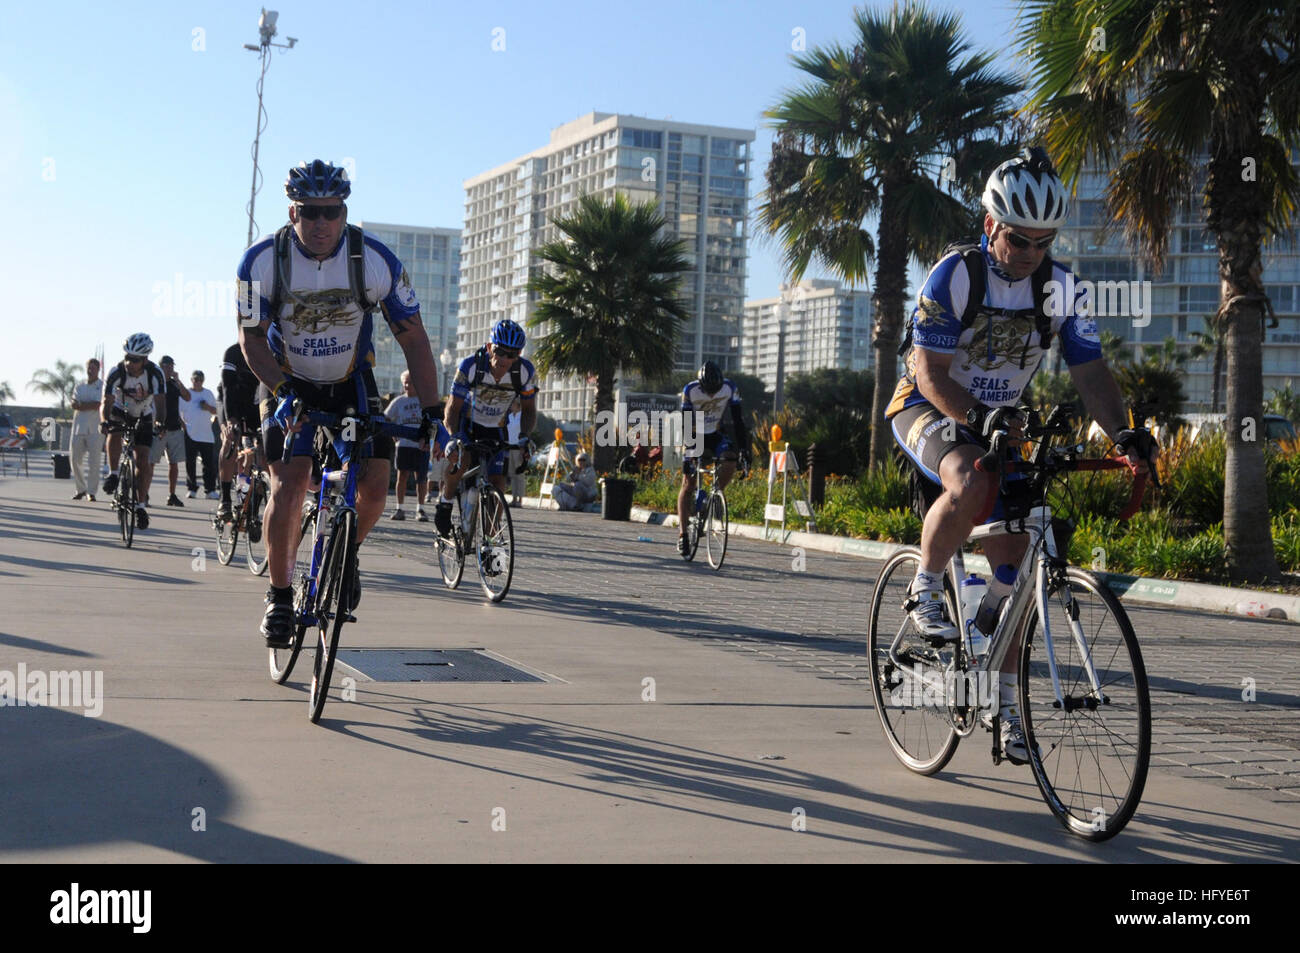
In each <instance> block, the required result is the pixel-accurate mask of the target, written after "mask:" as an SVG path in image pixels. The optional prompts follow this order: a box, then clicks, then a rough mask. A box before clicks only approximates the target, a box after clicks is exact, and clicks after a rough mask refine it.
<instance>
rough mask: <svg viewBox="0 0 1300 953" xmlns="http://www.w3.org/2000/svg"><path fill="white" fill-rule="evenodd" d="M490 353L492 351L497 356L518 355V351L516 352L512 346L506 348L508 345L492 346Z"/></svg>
mask: <svg viewBox="0 0 1300 953" xmlns="http://www.w3.org/2000/svg"><path fill="white" fill-rule="evenodd" d="M492 353H493V354H496V355H497V356H498V357H511V358H514V357H518V356H519V352H518V351H516V350H514V349H513V348H508V347H494V348H493V349H492Z"/></svg>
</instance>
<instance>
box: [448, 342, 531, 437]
mask: <svg viewBox="0 0 1300 953" xmlns="http://www.w3.org/2000/svg"><path fill="white" fill-rule="evenodd" d="M485 358H486V352H485V351H481V350H480V351H478V352H477V353H474V354H471V355H470V356H469V357H467V358H465V360H463V361H461V362H460V366H459V367H457V368H456V380H455V382H454V383H453V384H452V385H451V396H453V397H459V398H460V399H461V400H463V401H465V406H466V408H467V412H468V414H469V417H468V421H469V423H472V424H478V425H479V426H482V427H504V426H505V425H506V414H507V413H509V411H510V406H511V405H512V404H513V403H514V402H515V397H519V398H520V399H521V400H532V399H533V398H534V397H536V396H537V372H536V371H535V370H534V369H533V365H532V362H531V361H528V360H526V359H525V358H522V357H520V358H516V361H515V363H516V364H518V365H519V375H518V377H519V388H518V390H516V389H515V383H514V378H515V374H514V369H513V368H510V369H507V370H506V372H505V374H503V375H502V376H501V379H500V380H497V378H495V377H494V376H493V374H492V368H491V364H490V360H486V359H485ZM462 419H463V418H462Z"/></svg>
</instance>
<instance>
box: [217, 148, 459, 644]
mask: <svg viewBox="0 0 1300 953" xmlns="http://www.w3.org/2000/svg"><path fill="white" fill-rule="evenodd" d="M284 191H285V194H286V195H288V197H289V199H290V200H291V202H292V204H291V205H290V206H289V224H288V225H286V226H284V227H283V228H281V229H280V230H279V231H278V232H277V233H276V234H275V235H274V236H269V237H267V238H264V239H262V240H261V241H259V242H258V243H256V244H255V245H253V246H252V247H251V248H249V249H248V250H247V251H246V252H245V253H244V257H243V260H242V261H240V263H239V271H238V276H239V280H240V282H241V285H240V287H241V289H243V293H242V294H241V295H240V304H239V310H240V322H239V323H240V327H239V343H240V347H241V348H242V349H243V353H244V357H245V358H246V359H247V361H248V366H249V368H250V369H251V370H252V371H253V373H254V374H255V375H256V376H257V378H258V379H259V380H260V381H261V382H262V388H261V391H260V393H261V395H262V398H263V400H264V404H263V406H264V407H265V408H266V410H267V411H268V413H267V415H266V416H265V417H264V418H263V420H262V432H263V438H264V444H265V448H266V455H267V459H268V466H267V470H268V471H269V473H270V477H271V497H270V500H269V501H268V503H267V507H266V515H265V519H264V522H263V534H264V536H265V539H266V548H267V556H268V559H269V561H270V574H271V588H270V589H269V590H268V591H267V594H266V613H265V615H264V616H263V618H262V626H261V632H262V634H263V635H264V636H265V637H266V643H267V645H268V646H270V647H272V648H283V647H286V646H288V645H289V640H290V636H291V634H292V631H293V591H292V588H291V586H292V581H293V580H292V574H293V566H294V560H295V555H296V552H297V546H298V536H299V530H300V526H301V508H302V501H303V495H304V493H305V492H306V489H307V482H308V478H309V477H310V475H311V468H312V467H311V463H312V459H313V442H314V438H315V432H316V427H315V426H313V425H306V426H303V425H302V424H301V423H299V421H298V420H297V419H295V417H294V405H295V402H300V406H301V409H305V410H316V411H320V412H324V413H334V414H342V413H347V412H352V413H356V414H372V415H373V414H379V413H381V412H382V410H383V408H382V406H381V404H380V396H379V391H378V388H377V387H376V386H375V378H374V374H373V373H372V371H371V366H372V365H373V364H374V360H375V352H374V341H373V333H374V327H373V315H372V311H373V309H374V308H375V307H378V308H379V309H380V310H381V311H382V312H383V315H384V318H385V320H386V321H387V322H388V327H389V329H390V330H391V331H392V333H393V336H394V337H395V338H396V339H397V343H398V344H399V345H400V346H401V348H402V353H403V354H404V355H405V356H406V362H407V366H408V368H409V369H410V371H411V377H412V379H413V380H414V381H415V388H416V391H417V392H418V394H419V395H420V397H421V399H422V400H421V403H422V404H423V406H424V408H425V410H424V414H423V417H424V425H423V426H424V427H426V428H428V427H432V426H434V425H435V423H436V421H437V417H438V414H437V407H436V404H437V401H438V373H437V369H436V365H435V362H434V358H433V352H432V350H431V349H430V347H429V338H428V336H427V335H426V334H425V330H424V325H423V323H422V322H421V320H420V305H419V302H418V301H417V300H416V298H415V292H414V290H413V289H412V287H411V282H410V279H409V277H408V276H407V273H406V270H405V269H404V268H403V267H402V264H401V262H400V261H398V259H397V256H395V255H394V254H393V253H392V252H391V251H390V250H389V249H388V248H387V247H386V246H385V245H384V244H383V243H382V242H380V241H379V240H378V239H376V238H374V236H372V235H368V234H363V233H362V231H361V229H359V228H356V227H355V226H349V225H348V224H347V206H346V205H345V204H344V199H346V198H347V197H348V196H349V195H350V194H351V191H352V185H351V182H349V180H348V176H347V173H346V172H345V171H344V170H343V169H342V168H338V167H336V166H333V165H331V164H329V163H327V162H324V161H322V160H320V159H316V160H315V161H313V162H310V163H307V162H304V163H302V164H301V165H299V166H298V167H297V168H295V169H291V170H290V171H289V177H288V179H287V180H286V181H285V184H284ZM268 292H269V297H268ZM286 440H289V441H290V446H291V450H290V459H289V460H287V461H286V460H284V459H283V452H284V445H285V441H286ZM370 443H371V444H373V446H367V447H365V448H363V450H362V452H361V454H360V456H361V457H362V458H363V460H360V461H353V462H354V464H357V465H359V466H361V467H362V470H361V471H360V472H359V474H358V483H357V543H358V545H359V544H360V542H361V541H362V540H364V539H365V537H366V534H367V533H369V532H370V530H371V528H372V527H373V526H374V525H375V523H376V522H377V521H378V520H379V517H380V515H381V514H382V513H383V510H384V503H385V500H386V498H387V496H388V475H389V472H388V470H389V462H388V461H389V459H390V458H391V457H392V452H393V451H392V440H391V438H387V437H375V438H374V439H373V440H372V441H370ZM359 598H360V592H359V591H357V592H355V593H354V594H353V598H352V605H354V606H355V605H356V603H357V601H358V600H359Z"/></svg>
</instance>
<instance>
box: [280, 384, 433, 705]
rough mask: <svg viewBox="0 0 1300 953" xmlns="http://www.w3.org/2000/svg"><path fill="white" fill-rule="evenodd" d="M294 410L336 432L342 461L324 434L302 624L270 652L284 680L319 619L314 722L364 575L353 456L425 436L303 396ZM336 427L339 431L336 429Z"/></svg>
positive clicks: (301, 574)
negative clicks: (305, 405)
mask: <svg viewBox="0 0 1300 953" xmlns="http://www.w3.org/2000/svg"><path fill="white" fill-rule="evenodd" d="M294 418H295V419H296V420H301V421H305V422H307V423H311V424H315V425H316V426H318V427H320V428H321V429H322V430H323V431H326V432H327V434H328V435H329V436H330V437H331V438H333V440H332V442H333V444H334V448H335V450H336V451H337V452H338V458H339V461H340V466H339V468H337V469H329V468H328V463H329V462H330V461H329V459H328V455H327V453H326V451H325V450H324V449H323V448H322V447H321V444H320V443H319V442H318V443H317V449H316V456H317V459H318V460H319V461H320V464H321V470H322V473H321V485H320V490H319V491H318V494H317V501H316V507H315V508H314V510H313V511H311V516H312V521H313V523H314V532H313V535H312V544H311V561H310V563H309V565H308V566H307V568H306V569H305V570H304V571H300V570H299V569H295V571H294V579H293V592H294V598H293V610H294V631H293V635H292V637H291V638H290V643H289V646H288V647H287V648H270V649H267V652H268V656H269V659H268V661H269V667H270V670H271V678H272V680H273V681H275V682H276V683H277V684H283V683H284V682H285V681H286V680H287V679H288V677H289V673H290V672H292V671H293V667H294V664H295V663H296V662H297V660H298V654H299V653H300V652H301V651H302V646H303V643H304V642H305V641H306V635H307V630H308V629H309V628H311V627H313V626H315V627H316V629H317V642H316V657H315V660H314V664H313V668H312V680H311V691H310V692H309V694H308V699H307V706H308V717H309V718H310V720H311V722H312V724H316V723H317V722H319V721H320V716H321V712H322V711H324V709H325V700H326V698H327V697H328V695H329V683H330V678H331V677H332V675H333V673H334V660H335V657H336V656H337V653H338V645H339V637H340V635H341V634H342V632H343V624H344V623H345V622H355V621H356V616H355V615H354V614H353V609H354V608H355V606H354V604H353V590H354V588H355V586H356V578H357V563H356V560H357V553H356V548H357V544H356V533H357V511H356V499H357V473H356V471H357V469H358V467H353V466H350V465H349V463H350V461H351V460H352V459H353V458H354V457H357V454H356V450H357V448H358V447H359V446H361V445H362V444H363V443H364V442H365V441H366V440H368V439H369V438H370V437H373V436H376V435H379V434H390V435H392V436H397V437H407V438H409V439H412V440H418V439H420V431H419V429H418V428H415V427H404V426H400V425H398V424H394V423H393V422H392V421H390V420H389V419H388V418H387V417H384V416H382V415H379V414H375V415H372V416H353V415H351V414H347V415H340V414H326V413H321V412H317V411H306V412H302V411H301V407H300V403H296V404H295V405H294ZM336 431H337V433H338V437H334V433H335V432H336ZM327 442H328V441H327ZM292 448H293V441H292V438H291V437H289V436H288V435H286V439H285V451H284V460H285V461H286V462H288V460H289V458H290V453H291V451H292ZM358 459H359V458H358ZM305 529H306V518H304V530H305Z"/></svg>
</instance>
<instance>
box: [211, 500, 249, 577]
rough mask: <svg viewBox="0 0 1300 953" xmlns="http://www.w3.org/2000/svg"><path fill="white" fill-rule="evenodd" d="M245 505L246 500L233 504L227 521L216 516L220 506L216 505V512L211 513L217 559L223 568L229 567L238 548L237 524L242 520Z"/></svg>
mask: <svg viewBox="0 0 1300 953" xmlns="http://www.w3.org/2000/svg"><path fill="white" fill-rule="evenodd" d="M246 505H247V500H246V499H245V500H240V501H239V502H238V503H236V504H234V506H233V507H232V509H233V512H232V513H231V518H230V519H229V520H223V519H221V518H220V517H219V516H217V512H218V511H219V510H220V509H221V506H220V504H218V505H217V510H214V511H213V514H212V522H213V524H214V525H215V527H216V530H217V559H219V560H220V561H221V565H223V566H229V565H230V561H231V560H232V559H234V558H235V550H236V549H237V548H238V546H239V524H240V523H241V522H242V521H243V519H244V513H245V510H244V507H245V506H246Z"/></svg>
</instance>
